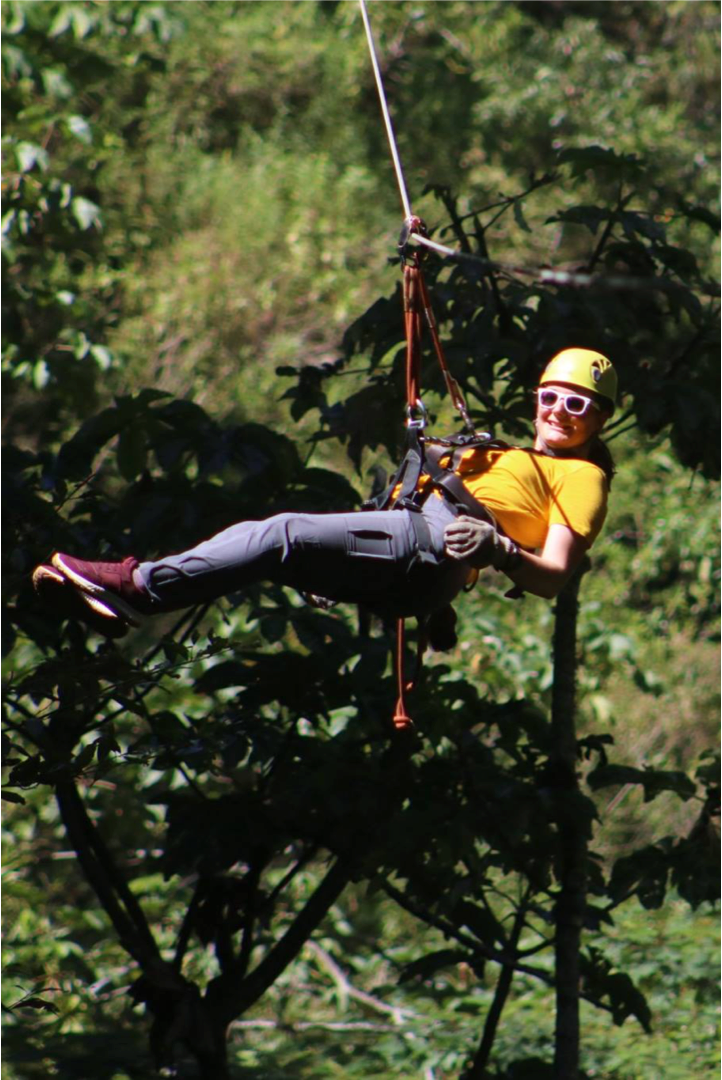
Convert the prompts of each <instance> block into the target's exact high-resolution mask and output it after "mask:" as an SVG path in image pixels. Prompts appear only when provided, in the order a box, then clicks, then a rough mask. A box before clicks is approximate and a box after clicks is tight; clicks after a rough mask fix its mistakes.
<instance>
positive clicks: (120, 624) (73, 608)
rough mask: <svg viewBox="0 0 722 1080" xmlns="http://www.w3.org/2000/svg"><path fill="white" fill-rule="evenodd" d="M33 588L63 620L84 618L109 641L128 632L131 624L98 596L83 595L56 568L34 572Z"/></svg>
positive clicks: (46, 568) (49, 567) (45, 567)
mask: <svg viewBox="0 0 722 1080" xmlns="http://www.w3.org/2000/svg"><path fill="white" fill-rule="evenodd" d="M33 586H34V587H35V591H36V593H37V594H38V596H39V597H40V599H41V600H42V601H43V602H44V603H45V604H46V605H47V606H48V607H50V606H52V608H53V611H54V612H55V614H56V615H58V616H59V617H60V618H61V619H66V618H67V619H80V620H81V622H84V623H87V624H88V626H90V628H91V629H92V630H95V631H97V633H99V634H103V635H104V637H107V638H120V637H123V635H124V634H127V633H128V621H127V619H125V618H123V617H122V616H121V615H119V614H118V613H117V612H116V611H113V610H112V608H110V607H108V605H107V604H104V603H103V601H102V600H98V599H97V598H96V597H94V596H89V595H88V594H87V593H83V592H80V591H79V590H78V589H76V588H75V587H74V586H73V585H72V584H71V582H70V581H68V580H67V578H64V577H63V575H62V574H60V573H58V571H57V570H56V569H55V568H54V567H52V566H38V567H36V569H35V570H34V571H33Z"/></svg>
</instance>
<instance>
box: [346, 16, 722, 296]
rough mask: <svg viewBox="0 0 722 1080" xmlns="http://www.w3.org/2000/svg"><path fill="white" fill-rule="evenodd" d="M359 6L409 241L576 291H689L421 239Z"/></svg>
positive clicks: (712, 289)
mask: <svg viewBox="0 0 722 1080" xmlns="http://www.w3.org/2000/svg"><path fill="white" fill-rule="evenodd" d="M359 7H360V8H361V17H362V19H363V24H364V29H365V31H366V40H367V42H368V47H369V55H370V57H371V66H372V67H373V72H374V78H375V80H376V89H377V91H378V96H379V102H380V104H381V113H382V115H383V119H384V124H385V126H386V134H387V136H388V141H389V149H390V151H391V159H392V161H393V165H394V170H395V172H396V181H397V183H398V186H399V194H400V196H401V205H402V206H403V210H404V217H405V220H406V222H411V223H412V227H411V229H410V231H409V235H408V239H409V240H413V241H415V242H416V243H417V244H420V245H421V246H422V247H425V248H428V249H430V250H431V251H435V252H436V253H437V254H438V255H443V256H445V257H446V258H448V259H455V260H456V261H457V262H472V263H475V264H476V265H477V266H481V267H483V268H485V269H486V270H489V271H491V270H496V271H499V272H500V273H506V274H510V275H516V276H522V277H532V278H534V279H536V280H537V281H538V282H540V283H541V284H543V285H568V286H572V287H575V288H590V287H595V288H603V289H609V290H611V291H615V290H621V289H635V290H650V289H651V290H659V291H662V292H671V291H673V290H675V289H680V288H690V286H689V285H686V284H685V283H684V282H677V281H673V280H672V279H671V278H666V277H654V276H653V277H627V276H625V275H624V274H615V275H609V276H605V275H603V274H589V273H583V272H578V271H569V270H554V269H553V268H551V267H544V266H519V265H516V264H512V263H503V262H495V261H493V260H491V259H484V258H482V257H481V256H479V255H473V254H472V253H471V252H467V251H459V250H458V249H456V248H450V247H446V245H445V244H439V243H437V242H436V241H435V240H431V239H429V237H428V236H423V235H421V234H420V233H418V232H416V231H415V230H414V227H413V223H415V222H416V221H417V220H418V219H415V218H414V215H413V214H412V211H411V204H410V202H409V196H408V192H407V190H406V183H405V181H404V174H403V170H402V168H401V159H400V158H399V152H398V147H397V145H396V137H395V135H394V129H393V124H392V123H391V116H390V114H389V108H388V104H387V102H386V93H385V91H384V84H383V80H382V78H381V70H380V68H379V62H378V57H377V54H376V45H375V43H374V37H373V32H372V30H371V23H370V21H369V16H368V11H367V8H366V0H359ZM696 291H698V292H701V293H702V294H703V295H706V296H719V293H720V287H719V284H718V283H717V282H708V283H705V284H704V285H703V286H702V287H700V288H698V289H697V290H696Z"/></svg>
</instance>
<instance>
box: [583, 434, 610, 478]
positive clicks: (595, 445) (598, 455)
mask: <svg viewBox="0 0 722 1080" xmlns="http://www.w3.org/2000/svg"><path fill="white" fill-rule="evenodd" d="M586 457H587V461H591V462H592V464H593V465H598V466H599V468H600V469H601V470H602V472H603V473H604V475H605V476H606V478H607V483H608V484H609V486H610V487H611V486H612V480H613V479H614V474H615V472H616V471H617V470H616V468H615V465H614V458H613V457H612V454H611V451H610V449H609V447H608V446H607V444H606V443H605V442H603V441H602V440H601V439H600V438H599V436H598V435H595V436H594V439H593V440H592V444H591V446H590V447H589V450H588V452H587V455H586Z"/></svg>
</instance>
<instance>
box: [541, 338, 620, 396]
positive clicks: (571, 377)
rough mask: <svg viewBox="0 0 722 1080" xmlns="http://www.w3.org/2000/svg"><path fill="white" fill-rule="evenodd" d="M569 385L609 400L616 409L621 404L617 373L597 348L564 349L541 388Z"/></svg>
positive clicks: (544, 375) (548, 368)
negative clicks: (554, 384) (618, 394)
mask: <svg viewBox="0 0 722 1080" xmlns="http://www.w3.org/2000/svg"><path fill="white" fill-rule="evenodd" d="M545 383H566V384H567V385H569V386H577V387H579V389H580V390H591V391H592V392H593V393H595V394H598V395H599V396H600V397H603V398H607V400H608V401H609V403H610V405H611V406H612V409H613V408H614V406H615V405H616V403H617V373H616V371H615V370H614V365H613V364H612V361H611V360H609V359H608V358H607V357H606V356H604V355H603V354H602V353H600V352H596V350H594V349H562V351H561V352H559V353H557V354H556V356H554V357H552V359H551V360H550V361H549V363H548V364H547V366H546V368H545V369H544V372H543V373H542V376H541V378H540V379H539V385H540V386H544V384H545Z"/></svg>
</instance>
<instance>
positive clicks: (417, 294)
mask: <svg viewBox="0 0 722 1080" xmlns="http://www.w3.org/2000/svg"><path fill="white" fill-rule="evenodd" d="M406 226H407V227H408V228H407V233H408V232H412V231H418V232H423V233H425V232H426V227H425V225H424V223H423V222H422V221H421V219H420V218H415V217H414V218H409V219H408V221H407V222H405V227H406ZM402 261H403V271H404V279H403V297H404V328H405V332H406V409H407V414H408V422H409V423H410V422H411V420H412V419H413V418H415V413H416V410H417V409H419V408H423V407H422V406H421V331H422V315H425V317H426V324H427V326H428V328H429V330H430V332H431V338H432V341H433V343H434V349H435V350H436V357H437V359H438V361H439V366H440V368H441V371H442V374H443V376H444V380H445V382H446V388H447V390H448V392H449V397H450V398H451V400H452V402H453V404H454V407H455V408H456V409H457V411H458V412H459V413H460V414H461V416H462V418H463V420H464V423H465V424H466V426H467V427H468V428H470V430H472V431H473V430H474V428H473V424H472V423H471V420H470V418H469V414H468V411H467V407H466V402H465V400H464V395H463V393H462V391H461V387H460V386H459V384H458V382H457V381H456V379H455V378H454V377H453V375H452V374H451V372H450V371H449V366H448V364H447V362H446V357H445V356H444V350H443V348H442V346H441V340H440V338H439V332H438V329H437V326H436V320H435V318H434V313H433V311H432V309H431V301H430V300H429V293H428V290H427V288H426V282H425V281H424V275H423V273H422V271H421V258H420V255H419V253H418V252H412V253H411V254H409V255H407V253H406V251H405V248H404V250H402ZM405 637H406V627H405V620H404V619H398V620H397V623H396V681H397V686H398V698H397V701H396V710H395V712H394V718H393V724H394V728H395V730H396V731H408V730H409V729H410V728H412V727H413V726H414V722H413V720H412V719H411V717H410V716H409V714H408V712H407V711H406V700H405V694H406V693H408V692H409V691H411V690H413V688H414V686H415V684H416V680H417V677H418V674H419V671H420V670H421V658H422V655H423V651H424V644H425V643H424V635H423V633H422V632H421V631H420V632H419V646H418V654H417V670H416V673H415V675H414V678H413V679H412V680H410V681H407V680H406V677H405V675H404V646H405Z"/></svg>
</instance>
